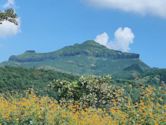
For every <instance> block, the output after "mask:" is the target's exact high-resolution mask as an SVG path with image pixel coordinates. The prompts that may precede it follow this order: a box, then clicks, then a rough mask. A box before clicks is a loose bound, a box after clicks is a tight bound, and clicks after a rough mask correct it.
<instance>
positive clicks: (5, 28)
mask: <svg viewBox="0 0 166 125" xmlns="http://www.w3.org/2000/svg"><path fill="white" fill-rule="evenodd" d="M17 22H18V25H15V24H14V23H11V22H9V21H6V20H5V21H3V22H1V24H0V38H3V37H8V36H13V35H16V34H17V33H18V32H19V31H20V20H19V19H17Z"/></svg>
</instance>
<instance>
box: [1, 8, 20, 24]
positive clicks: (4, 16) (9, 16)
mask: <svg viewBox="0 0 166 125" xmlns="http://www.w3.org/2000/svg"><path fill="white" fill-rule="evenodd" d="M16 18H17V15H16V13H15V11H14V9H12V8H10V9H7V10H5V11H4V12H0V22H1V21H4V20H7V21H9V22H12V23H14V24H16V25H18V23H17V21H16Z"/></svg>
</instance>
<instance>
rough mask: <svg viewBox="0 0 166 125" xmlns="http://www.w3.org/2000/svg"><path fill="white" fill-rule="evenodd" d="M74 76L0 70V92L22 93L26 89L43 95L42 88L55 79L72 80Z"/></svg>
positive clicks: (48, 72)
mask: <svg viewBox="0 0 166 125" xmlns="http://www.w3.org/2000/svg"><path fill="white" fill-rule="evenodd" d="M76 78H77V77H76V76H72V75H69V74H64V73H60V72H55V71H50V70H36V69H24V68H16V67H1V68H0V92H6V91H8V92H9V91H24V90H26V89H28V88H33V89H35V90H38V92H40V93H43V92H44V88H45V87H46V86H47V85H48V84H49V83H50V82H51V81H52V80H56V79H66V80H69V81H70V80H74V79H76Z"/></svg>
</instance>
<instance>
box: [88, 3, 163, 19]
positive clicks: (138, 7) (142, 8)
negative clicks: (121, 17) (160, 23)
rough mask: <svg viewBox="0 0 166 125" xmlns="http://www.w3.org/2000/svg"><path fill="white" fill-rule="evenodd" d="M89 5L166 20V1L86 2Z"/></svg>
mask: <svg viewBox="0 0 166 125" xmlns="http://www.w3.org/2000/svg"><path fill="white" fill-rule="evenodd" d="M86 1H88V3H89V4H91V5H94V6H97V7H103V8H111V9H119V10H122V11H125V12H133V13H139V14H143V15H147V14H148V15H149V14H150V15H155V16H159V17H163V18H166V0H86Z"/></svg>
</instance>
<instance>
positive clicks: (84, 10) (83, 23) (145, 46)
mask: <svg viewBox="0 0 166 125" xmlns="http://www.w3.org/2000/svg"><path fill="white" fill-rule="evenodd" d="M165 6H166V1H165V0H153V1H152V0H0V10H1V11H3V10H4V9H6V8H9V7H13V8H14V9H15V11H16V12H17V13H18V15H19V16H18V19H17V20H18V21H19V25H18V26H15V25H14V24H11V23H10V22H7V21H4V22H3V23H2V24H0V61H4V60H7V59H8V57H9V56H10V55H12V54H16V55H17V54H20V53H23V52H24V51H25V50H29V49H34V50H36V51H38V52H48V51H54V50H57V49H59V48H62V47H64V46H66V45H71V44H74V43H82V42H83V41H85V40H88V39H94V40H96V42H98V43H100V44H102V45H105V46H106V47H108V48H110V49H115V50H121V51H124V52H134V53H139V54H140V55H141V59H142V60H143V61H144V62H146V63H147V64H148V65H150V66H152V67H165V68H166V60H165V54H166V8H165Z"/></svg>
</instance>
